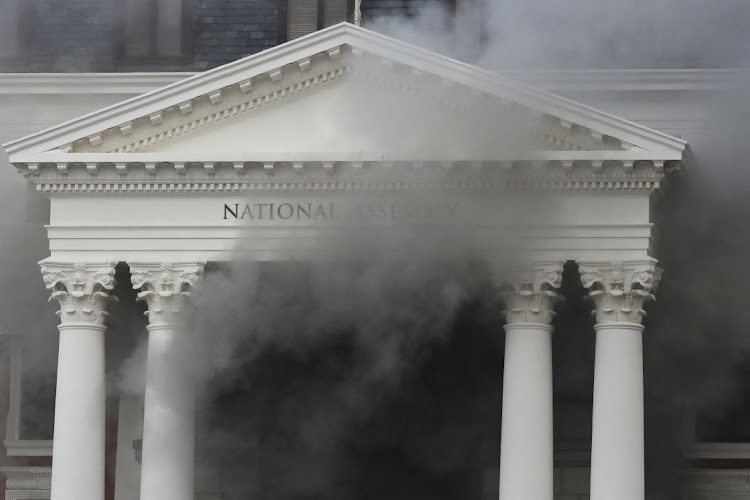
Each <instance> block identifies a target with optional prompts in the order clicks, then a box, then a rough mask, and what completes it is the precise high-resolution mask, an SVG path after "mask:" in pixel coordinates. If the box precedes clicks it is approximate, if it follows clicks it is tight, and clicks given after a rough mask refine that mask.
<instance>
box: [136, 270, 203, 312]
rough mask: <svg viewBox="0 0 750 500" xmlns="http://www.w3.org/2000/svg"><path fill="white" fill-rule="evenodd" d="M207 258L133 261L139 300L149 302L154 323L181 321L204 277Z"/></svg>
mask: <svg viewBox="0 0 750 500" xmlns="http://www.w3.org/2000/svg"><path fill="white" fill-rule="evenodd" d="M204 266H205V262H188V263H185V262H162V263H130V276H131V282H132V283H133V288H134V289H136V290H138V289H140V291H139V292H138V300H143V301H145V302H146V304H148V312H147V313H146V314H147V315H148V319H149V323H150V325H152V326H155V325H165V324H175V323H180V322H181V316H182V310H183V309H184V306H185V302H186V300H187V298H188V296H189V295H190V292H191V290H192V288H193V287H195V286H196V285H197V284H198V283H199V282H200V281H201V279H202V278H203V268H204Z"/></svg>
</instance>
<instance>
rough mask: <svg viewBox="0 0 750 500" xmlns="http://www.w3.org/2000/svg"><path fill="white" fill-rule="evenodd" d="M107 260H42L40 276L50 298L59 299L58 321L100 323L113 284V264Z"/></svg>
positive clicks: (101, 323)
mask: <svg viewBox="0 0 750 500" xmlns="http://www.w3.org/2000/svg"><path fill="white" fill-rule="evenodd" d="M116 264H117V263H116V262H113V261H106V262H97V263H91V262H86V263H84V262H76V263H72V262H51V261H42V262H40V263H39V265H40V266H41V268H42V276H43V277H44V284H45V285H46V287H47V289H49V290H52V295H51V297H50V300H53V299H54V300H57V301H58V302H59V303H60V311H58V313H57V314H58V316H60V322H61V323H92V324H96V325H103V324H104V319H105V317H106V316H107V312H106V311H105V308H106V304H107V299H108V298H109V292H110V291H111V290H112V289H113V288H114V286H115V265H116Z"/></svg>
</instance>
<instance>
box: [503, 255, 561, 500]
mask: <svg viewBox="0 0 750 500" xmlns="http://www.w3.org/2000/svg"><path fill="white" fill-rule="evenodd" d="M561 281H562V263H560V262H554V263H549V264H540V265H537V266H535V267H534V269H533V270H532V271H529V272H521V273H515V276H513V277H512V279H511V281H510V283H509V285H510V286H509V287H507V290H506V291H505V292H504V294H503V295H504V298H505V305H506V310H505V311H504V314H505V316H506V319H507V324H506V325H505V332H506V333H505V366H504V373H503V417H502V434H501V447H500V499H501V500H552V490H553V485H552V479H553V477H552V476H553V467H552V460H553V455H552V325H551V324H550V322H551V321H552V317H553V316H554V312H553V311H552V308H553V307H554V303H555V301H556V300H557V292H556V291H555V290H556V289H557V288H559V287H560V284H561Z"/></svg>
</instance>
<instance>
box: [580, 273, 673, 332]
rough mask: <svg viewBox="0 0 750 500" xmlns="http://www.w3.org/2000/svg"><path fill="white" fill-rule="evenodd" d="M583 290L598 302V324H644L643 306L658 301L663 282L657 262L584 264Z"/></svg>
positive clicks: (582, 274)
mask: <svg viewBox="0 0 750 500" xmlns="http://www.w3.org/2000/svg"><path fill="white" fill-rule="evenodd" d="M579 272H580V274H581V281H582V282H583V286H584V287H585V288H587V289H589V297H591V298H592V299H593V300H594V304H595V305H596V309H595V310H594V315H595V316H596V322H597V323H622V322H625V323H640V322H641V320H642V319H643V316H645V315H646V311H644V310H643V305H644V304H645V303H646V301H648V300H654V295H653V291H654V290H656V286H657V285H658V283H659V280H660V279H661V269H659V268H658V267H656V263H655V262H648V261H646V262H619V261H617V262H612V263H606V264H599V263H597V264H588V263H587V264H581V265H580V267H579Z"/></svg>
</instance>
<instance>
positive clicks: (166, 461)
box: [130, 263, 203, 500]
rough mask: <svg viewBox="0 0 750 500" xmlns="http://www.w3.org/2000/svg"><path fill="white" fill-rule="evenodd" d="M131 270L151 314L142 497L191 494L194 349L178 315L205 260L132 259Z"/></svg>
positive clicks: (167, 499) (181, 499)
mask: <svg viewBox="0 0 750 500" xmlns="http://www.w3.org/2000/svg"><path fill="white" fill-rule="evenodd" d="M130 272H131V277H132V282H133V287H134V288H136V289H140V290H141V291H140V292H139V294H138V298H139V300H145V301H146V302H147V304H148V317H149V326H148V332H149V337H148V355H147V363H146V365H147V366H146V391H145V396H144V415H143V451H142V460H141V492H140V498H141V500H193V496H194V493H193V482H194V477H193V476H194V468H195V465H194V455H195V453H194V449H195V444H194V443H195V436H194V425H195V424H194V397H195V395H194V393H193V390H194V387H193V385H194V384H193V378H192V376H191V375H192V373H191V370H190V366H191V363H192V359H193V357H192V356H193V352H192V351H191V348H192V342H191V339H190V338H189V337H188V334H187V332H186V331H185V329H184V328H183V321H182V316H183V314H184V312H183V309H184V306H185V300H186V298H187V296H188V295H189V293H190V290H191V289H192V287H193V286H195V285H196V284H197V283H198V281H199V280H200V278H201V276H202V273H203V264H202V263H189V264H184V263H161V264H131V266H130Z"/></svg>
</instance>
